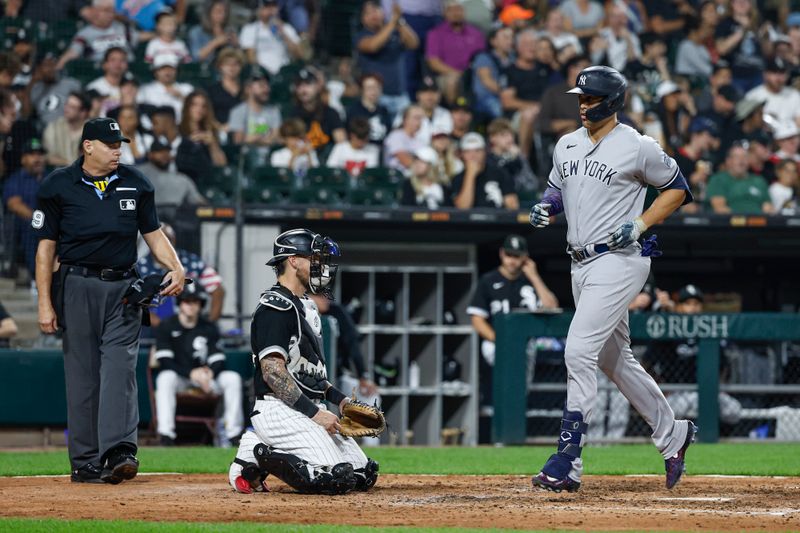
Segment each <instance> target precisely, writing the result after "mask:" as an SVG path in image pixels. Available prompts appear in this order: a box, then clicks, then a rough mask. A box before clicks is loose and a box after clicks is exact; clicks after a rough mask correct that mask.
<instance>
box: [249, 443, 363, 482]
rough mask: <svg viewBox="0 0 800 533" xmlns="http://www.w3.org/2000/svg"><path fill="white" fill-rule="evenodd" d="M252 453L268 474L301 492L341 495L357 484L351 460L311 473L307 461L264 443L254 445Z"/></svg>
mask: <svg viewBox="0 0 800 533" xmlns="http://www.w3.org/2000/svg"><path fill="white" fill-rule="evenodd" d="M253 455H255V457H256V461H258V465H259V466H260V467H261V468H262V469H264V470H265V471H266V472H267V473H268V474H272V475H273V476H275V477H277V478H278V479H280V480H281V481H283V482H284V483H286V484H287V485H289V486H290V487H292V488H293V489H295V490H296V491H298V492H302V493H304V494H344V493H346V492H349V491H351V490H353V488H355V486H356V479H355V474H354V473H353V465H351V464H350V463H339V464H337V465H334V466H332V467H331V468H330V469H328V470H322V471H320V472H314V475H313V476H312V474H311V472H310V470H309V468H308V462H306V461H304V460H302V459H300V458H299V457H297V456H295V455H291V454H288V453H276V452H274V451H272V450H271V449H270V448H269V447H268V446H266V445H264V444H256V445H255V447H254V448H253Z"/></svg>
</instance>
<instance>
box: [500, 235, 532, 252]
mask: <svg viewBox="0 0 800 533" xmlns="http://www.w3.org/2000/svg"><path fill="white" fill-rule="evenodd" d="M503 251H504V252H505V253H507V254H509V255H527V253H528V241H526V240H525V237H523V236H521V235H515V234H513V233H512V234H511V235H508V236H507V237H506V240H504V241H503Z"/></svg>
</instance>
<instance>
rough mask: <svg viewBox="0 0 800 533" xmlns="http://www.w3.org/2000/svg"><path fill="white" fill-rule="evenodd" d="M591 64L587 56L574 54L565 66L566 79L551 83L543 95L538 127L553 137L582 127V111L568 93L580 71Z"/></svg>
mask: <svg viewBox="0 0 800 533" xmlns="http://www.w3.org/2000/svg"><path fill="white" fill-rule="evenodd" d="M589 65H590V63H589V58H587V57H586V56H573V57H572V58H571V59H570V60H569V61H567V63H566V65H565V66H564V81H562V82H561V83H557V84H555V85H551V86H550V87H548V89H547V90H546V91H545V92H544V94H543V95H542V101H541V102H542V106H541V111H540V113H539V115H538V117H537V120H538V128H539V130H540V131H541V132H542V133H546V134H548V135H550V136H551V137H553V138H558V137H561V136H562V135H564V134H566V133H569V132H571V131H573V130H575V129H577V128H579V127H580V124H581V122H580V119H581V117H580V112H579V111H578V108H577V106H576V105H575V98H574V97H573V95H571V94H567V91H568V90H569V89H572V88H573V87H574V86H575V80H577V79H578V73H580V71H581V70H583V69H585V68H586V67H588V66H589Z"/></svg>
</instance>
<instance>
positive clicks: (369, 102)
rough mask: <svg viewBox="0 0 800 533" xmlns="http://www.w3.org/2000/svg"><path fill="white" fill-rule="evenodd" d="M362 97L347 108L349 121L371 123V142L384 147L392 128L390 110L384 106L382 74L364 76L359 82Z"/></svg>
mask: <svg viewBox="0 0 800 533" xmlns="http://www.w3.org/2000/svg"><path fill="white" fill-rule="evenodd" d="M359 85H360V87H361V97H360V98H359V99H358V100H356V101H355V102H353V103H352V104H351V105H350V107H348V108H347V113H346V114H347V120H348V123H349V121H351V120H353V119H354V118H364V119H366V120H367V122H368V123H369V141H370V142H371V143H372V144H375V145H378V146H382V145H383V140H384V139H385V138H386V135H387V134H388V133H389V130H390V129H391V127H392V117H391V114H390V113H389V110H388V109H387V108H386V107H385V106H383V105H382V104H381V103H380V101H381V95H382V94H383V78H382V77H381V76H380V74H364V75H363V76H361V79H360V80H359Z"/></svg>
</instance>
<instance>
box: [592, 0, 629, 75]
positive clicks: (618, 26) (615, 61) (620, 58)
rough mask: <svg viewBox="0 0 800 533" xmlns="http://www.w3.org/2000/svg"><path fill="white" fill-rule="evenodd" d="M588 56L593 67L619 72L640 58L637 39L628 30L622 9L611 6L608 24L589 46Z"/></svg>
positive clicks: (614, 5) (626, 17)
mask: <svg viewBox="0 0 800 533" xmlns="http://www.w3.org/2000/svg"><path fill="white" fill-rule="evenodd" d="M589 54H590V56H591V58H592V63H593V64H595V65H599V64H603V65H609V66H611V67H613V68H615V69H617V70H619V71H620V72H623V71H624V70H625V66H626V65H627V64H628V62H629V61H634V60H636V59H638V58H639V57H641V55H642V49H641V45H640V44H639V37H638V36H637V35H636V34H635V33H633V32H631V31H630V30H629V29H628V16H627V15H626V14H625V11H624V10H623V8H622V7H620V6H619V5H617V4H612V5H611V7H610V8H609V11H608V23H607V25H606V27H604V28H603V29H601V30H600V32H599V33H598V35H597V37H595V38H593V39H592V41H591V43H590V44H589Z"/></svg>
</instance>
